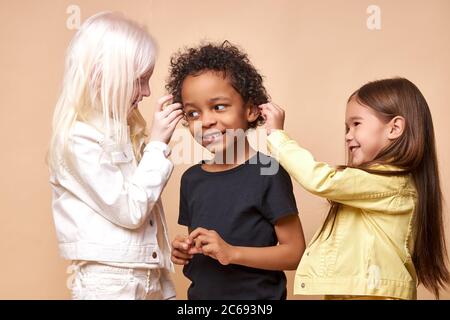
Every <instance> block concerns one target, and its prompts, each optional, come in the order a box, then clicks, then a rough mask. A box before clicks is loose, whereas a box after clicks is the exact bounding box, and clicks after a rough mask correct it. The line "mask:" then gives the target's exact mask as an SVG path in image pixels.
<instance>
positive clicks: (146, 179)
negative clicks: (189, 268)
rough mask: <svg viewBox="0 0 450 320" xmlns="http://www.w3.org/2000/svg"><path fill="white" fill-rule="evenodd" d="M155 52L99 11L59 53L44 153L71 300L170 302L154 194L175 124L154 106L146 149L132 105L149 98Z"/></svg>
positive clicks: (173, 111)
mask: <svg viewBox="0 0 450 320" xmlns="http://www.w3.org/2000/svg"><path fill="white" fill-rule="evenodd" d="M154 63H155V45H154V42H153V41H152V39H151V37H150V36H149V34H148V33H147V32H146V31H145V30H144V29H143V27H141V26H140V25H138V24H137V23H135V22H133V21H130V20H128V19H127V18H125V17H123V16H122V15H121V14H118V13H110V12H104V13H99V14H97V15H94V16H92V17H90V18H89V19H87V20H86V22H85V23H83V25H82V26H81V28H80V30H79V31H78V32H77V34H76V35H75V37H74V39H73V40H72V42H71V44H70V46H69V48H68V51H67V56H66V66H65V74H64V82H63V87H62V93H61V96H60V98H59V101H58V103H57V105H56V108H55V113H54V118H53V134H52V138H51V143H50V150H49V158H48V161H49V166H50V173H51V176H50V182H51V186H52V192H53V202H52V205H53V216H54V222H55V226H56V232H57V237H58V241H59V249H60V252H61V255H62V256H63V257H64V258H66V259H70V260H72V261H73V263H72V265H71V268H72V269H73V270H74V271H75V272H74V275H73V276H72V279H71V280H72V281H70V282H71V286H70V287H71V290H72V297H73V298H74V299H171V298H174V297H175V290H174V286H173V283H172V281H171V279H170V276H169V271H171V270H172V271H173V266H172V263H171V261H170V249H169V248H170V246H169V242H168V235H167V226H166V222H165V218H164V211H163V207H162V204H161V200H160V196H161V192H162V191H163V189H164V186H165V185H166V182H167V180H168V179H169V177H170V175H171V173H172V169H173V164H172V163H171V162H170V161H169V159H167V157H168V154H169V152H170V151H169V147H168V145H167V144H168V142H169V140H170V138H171V136H172V133H173V131H174V129H175V127H176V125H177V123H178V122H179V120H180V119H181V118H182V116H183V115H182V111H181V109H180V107H181V105H180V104H178V103H175V104H170V105H168V106H167V107H166V108H164V109H163V105H164V104H167V103H170V100H171V97H170V96H166V97H163V98H161V99H160V100H159V101H158V104H157V108H156V111H155V114H154V117H153V124H152V128H151V134H150V137H149V143H148V144H147V145H146V144H145V143H144V138H145V137H146V134H145V131H146V122H145V120H144V119H143V117H142V115H141V114H140V112H139V110H138V108H137V106H138V104H139V102H140V101H141V100H142V99H143V98H144V97H148V96H149V95H150V88H149V79H150V77H151V75H152V72H153V67H154Z"/></svg>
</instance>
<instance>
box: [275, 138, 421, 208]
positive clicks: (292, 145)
mask: <svg viewBox="0 0 450 320" xmlns="http://www.w3.org/2000/svg"><path fill="white" fill-rule="evenodd" d="M268 149H269V151H270V152H271V153H272V155H273V156H274V157H275V158H276V159H277V160H278V161H279V163H280V164H281V165H282V166H283V168H284V169H285V170H286V171H287V172H288V173H289V175H290V176H291V177H292V178H294V179H295V180H296V181H297V182H298V183H299V184H300V185H301V186H302V187H303V188H305V189H306V190H307V191H309V192H311V193H313V194H315V195H318V196H321V197H324V198H327V199H328V200H332V201H335V202H339V203H342V204H346V205H349V206H352V207H357V208H361V209H366V210H372V211H383V212H386V213H404V212H406V211H407V210H411V203H409V201H407V199H409V198H410V195H411V192H413V191H412V190H410V189H408V188H407V186H408V185H409V184H408V183H407V182H408V181H407V180H408V178H405V176H385V175H377V174H372V173H368V172H366V171H363V170H359V169H355V168H346V169H343V170H337V169H336V168H333V167H331V166H329V165H328V164H326V163H323V162H317V161H315V160H314V158H313V156H312V154H311V153H310V152H309V151H308V150H305V149H303V148H302V147H300V146H299V145H298V144H297V142H295V141H294V140H292V139H290V138H289V136H288V135H287V134H286V133H285V132H284V131H282V130H278V131H275V132H273V133H272V134H270V135H269V137H268ZM384 169H385V168H384ZM407 195H408V196H409V197H404V196H407ZM403 200H405V201H407V202H408V203H402V201H403Z"/></svg>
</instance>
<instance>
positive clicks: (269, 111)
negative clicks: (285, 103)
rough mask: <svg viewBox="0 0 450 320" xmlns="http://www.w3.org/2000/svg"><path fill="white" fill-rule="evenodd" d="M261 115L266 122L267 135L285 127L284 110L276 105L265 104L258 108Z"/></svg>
mask: <svg viewBox="0 0 450 320" xmlns="http://www.w3.org/2000/svg"><path fill="white" fill-rule="evenodd" d="M258 108H259V110H260V111H261V115H262V116H263V118H264V120H265V124H264V126H265V127H266V130H267V134H271V133H272V132H273V131H275V130H283V127H284V110H283V109H282V108H281V107H279V106H277V105H276V104H275V103H265V104H262V105H260V106H258Z"/></svg>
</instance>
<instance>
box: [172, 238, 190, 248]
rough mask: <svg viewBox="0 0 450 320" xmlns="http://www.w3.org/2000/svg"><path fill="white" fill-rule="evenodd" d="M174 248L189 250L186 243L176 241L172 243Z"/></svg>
mask: <svg viewBox="0 0 450 320" xmlns="http://www.w3.org/2000/svg"><path fill="white" fill-rule="evenodd" d="M172 247H173V248H174V249H180V250H187V249H189V246H188V245H187V243H185V242H184V241H179V240H175V241H174V242H172Z"/></svg>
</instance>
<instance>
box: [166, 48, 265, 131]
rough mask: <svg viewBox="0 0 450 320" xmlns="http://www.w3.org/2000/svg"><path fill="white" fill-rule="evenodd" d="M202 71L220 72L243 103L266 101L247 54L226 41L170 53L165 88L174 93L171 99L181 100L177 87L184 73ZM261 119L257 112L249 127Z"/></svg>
mask: <svg viewBox="0 0 450 320" xmlns="http://www.w3.org/2000/svg"><path fill="white" fill-rule="evenodd" d="M205 71H217V72H222V73H223V75H224V77H226V78H228V79H229V81H230V84H231V85H232V86H233V88H234V89H235V90H236V91H237V92H238V93H239V94H240V95H241V97H242V100H243V101H244V103H245V104H247V103H249V104H251V105H252V106H258V105H260V104H263V103H267V102H268V101H269V96H268V94H267V92H266V89H265V88H264V86H263V78H262V76H261V75H260V74H259V73H258V71H257V70H256V69H255V67H254V66H253V65H252V64H251V62H250V60H249V59H248V56H247V54H246V53H244V52H242V51H241V50H239V48H238V47H236V46H235V45H233V44H231V43H230V42H228V41H224V42H223V43H222V44H214V43H208V44H204V45H201V46H199V47H195V48H187V49H185V51H184V52H182V51H179V52H177V53H175V54H174V55H173V56H172V58H171V59H170V74H169V79H168V81H167V84H166V89H167V90H168V91H169V93H170V94H172V95H173V96H174V101H175V102H182V99H181V88H182V85H183V81H184V79H186V77H188V76H191V75H194V76H196V75H199V74H201V73H203V72H205ZM263 122H264V119H263V118H262V116H261V115H260V116H259V117H258V119H257V120H255V121H253V122H251V123H249V127H250V128H255V127H256V126H258V125H260V124H262V123H263Z"/></svg>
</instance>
